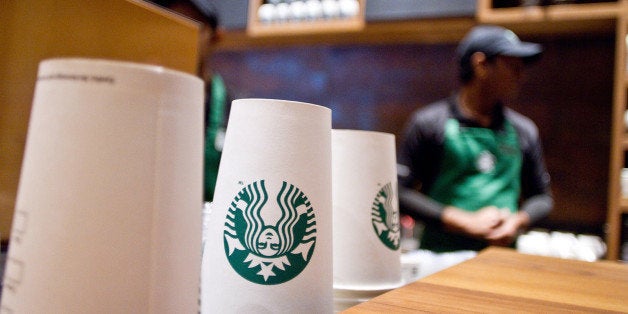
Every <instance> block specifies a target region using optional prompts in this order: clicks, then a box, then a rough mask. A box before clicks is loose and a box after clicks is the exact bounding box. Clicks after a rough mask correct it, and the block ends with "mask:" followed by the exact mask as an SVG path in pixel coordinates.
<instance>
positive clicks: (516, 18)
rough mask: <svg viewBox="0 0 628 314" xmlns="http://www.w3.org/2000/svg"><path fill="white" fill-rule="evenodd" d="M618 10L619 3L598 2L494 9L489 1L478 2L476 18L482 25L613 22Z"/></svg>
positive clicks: (480, 0) (481, 0)
mask: <svg viewBox="0 0 628 314" xmlns="http://www.w3.org/2000/svg"><path fill="white" fill-rule="evenodd" d="M620 8H621V3H620V2H600V3H583V4H561V5H550V6H529V7H514V8H495V9H494V8H492V1H491V0H479V1H478V10H477V18H478V21H480V22H482V23H496V24H511V23H530V22H551V21H593V20H614V19H616V18H617V16H618V15H619V13H620Z"/></svg>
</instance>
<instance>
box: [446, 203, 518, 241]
mask: <svg viewBox="0 0 628 314" xmlns="http://www.w3.org/2000/svg"><path fill="white" fill-rule="evenodd" d="M506 218H507V216H506V215H504V213H503V212H502V211H501V210H500V209H499V208H497V207H495V206H487V207H483V208H481V209H479V210H478V211H475V212H469V211H465V210H462V209H460V208H456V207H453V206H448V207H446V208H445V210H444V211H443V215H442V221H443V223H444V224H445V227H446V228H447V229H449V230H451V231H454V232H459V233H463V234H466V235H469V236H471V237H474V238H479V239H486V238H487V237H488V236H489V235H490V234H493V233H494V232H495V231H496V230H497V229H498V228H499V227H500V226H501V225H503V224H504V221H505V220H506Z"/></svg>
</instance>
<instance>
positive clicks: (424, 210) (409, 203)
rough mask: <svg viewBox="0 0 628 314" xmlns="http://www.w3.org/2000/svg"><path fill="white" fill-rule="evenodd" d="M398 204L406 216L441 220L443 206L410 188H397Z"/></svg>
mask: <svg viewBox="0 0 628 314" xmlns="http://www.w3.org/2000/svg"><path fill="white" fill-rule="evenodd" d="M399 204H400V205H401V208H403V209H404V210H406V211H409V213H408V214H410V215H412V216H418V217H421V218H423V219H430V220H438V221H440V220H441V215H442V213H443V209H444V207H445V206H444V205H443V204H441V203H439V202H437V201H435V200H433V199H432V198H430V197H428V196H426V195H424V194H422V193H420V192H418V191H416V190H413V189H410V188H406V187H403V186H401V187H399Z"/></svg>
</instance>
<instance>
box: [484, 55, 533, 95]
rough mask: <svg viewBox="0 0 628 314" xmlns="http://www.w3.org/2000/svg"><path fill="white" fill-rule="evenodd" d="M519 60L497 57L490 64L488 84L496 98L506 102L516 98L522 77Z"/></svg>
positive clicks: (521, 65)
mask: <svg viewBox="0 0 628 314" xmlns="http://www.w3.org/2000/svg"><path fill="white" fill-rule="evenodd" d="M523 70H524V64H523V60H522V59H521V58H517V57H507V56H497V57H495V60H493V62H491V64H490V69H489V73H490V79H489V81H490V84H491V86H492V88H493V90H494V92H495V95H496V96H497V98H499V99H500V100H501V101H504V102H508V101H510V100H512V99H513V98H514V97H516V96H517V93H518V91H519V86H520V85H521V80H522V77H523Z"/></svg>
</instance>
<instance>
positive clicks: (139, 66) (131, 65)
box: [40, 57, 201, 80]
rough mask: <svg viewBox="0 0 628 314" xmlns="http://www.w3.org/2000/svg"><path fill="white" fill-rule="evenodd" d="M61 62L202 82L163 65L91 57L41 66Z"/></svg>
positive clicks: (55, 60) (61, 59)
mask: <svg viewBox="0 0 628 314" xmlns="http://www.w3.org/2000/svg"><path fill="white" fill-rule="evenodd" d="M59 62H67V63H71V64H95V65H103V66H119V67H124V68H127V69H136V70H144V71H150V72H157V73H164V74H168V75H174V76H183V77H190V78H194V79H196V80H201V78H199V77H198V76H196V75H193V74H191V73H187V72H183V71H180V70H175V69H171V68H168V67H165V66H163V65H158V64H150V63H141V62H134V61H128V60H117V59H106V58H90V57H53V58H47V59H43V60H41V62H40V65H44V64H53V63H59Z"/></svg>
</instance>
